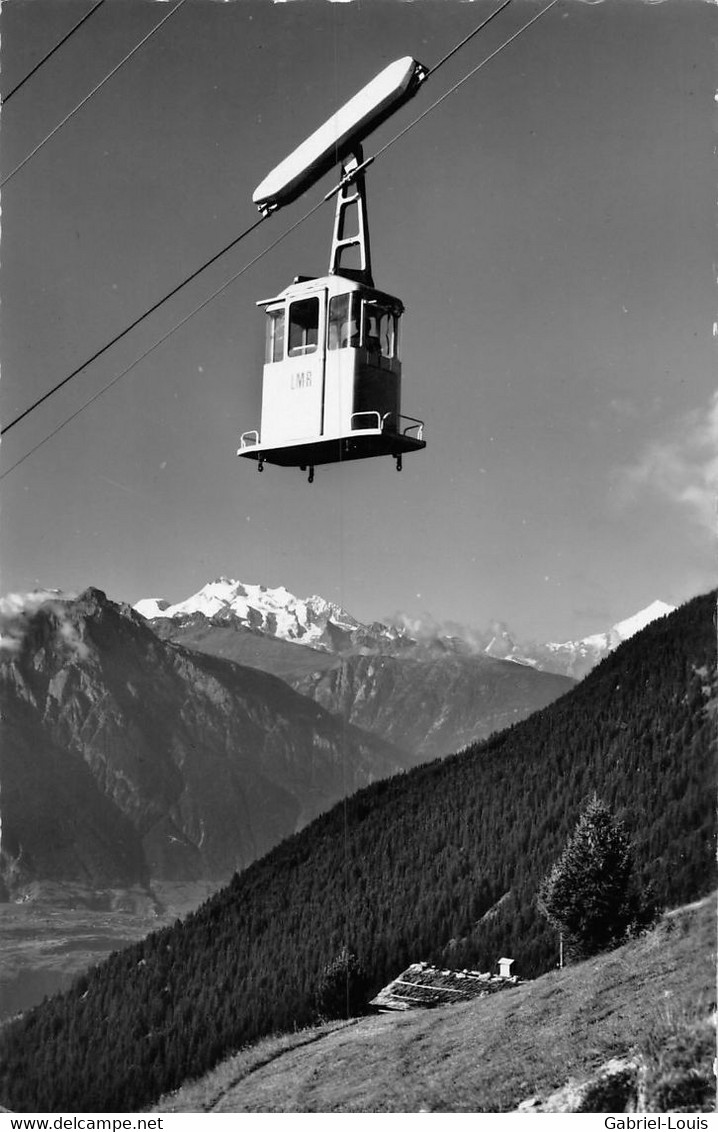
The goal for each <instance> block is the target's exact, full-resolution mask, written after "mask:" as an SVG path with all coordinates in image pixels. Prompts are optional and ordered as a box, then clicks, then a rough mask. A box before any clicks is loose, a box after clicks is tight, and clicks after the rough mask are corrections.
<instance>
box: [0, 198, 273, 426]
mask: <svg viewBox="0 0 718 1132" xmlns="http://www.w3.org/2000/svg"><path fill="white" fill-rule="evenodd" d="M265 220H266V217H265V216H260V218H259V220H255V222H254V224H250V226H249V228H245V230H244V232H240V234H239V235H238V236H235V238H234V239H233V240H231V241H230V243H228V244H225V246H224V247H223V248H222V249H221V251H218V252H215V254H214V255H213V256H211V257H210V258H209V259H208V260H205V262H204V263H203V264H202V265H201V266H200V267H198V268H196V269H195V270H194V271H193V272H192V274H191V275H188V276H187V277H186V278H185V279H183V280H182V282H181V283H178V284H177V286H176V287H173V288H172V290H171V291H169V292H168V293H167V294H166V295H165V296H164V297H163V298H161V299H158V300H157V302H156V303H153V304H152V306H151V307H148V308H147V310H146V311H144V313H143V314H140V315H138V316H137V318H136V319H135V320H134V322H131V323H130V325H129V326H126V327H125V329H124V330H121V331H120V333H119V334H116V335H115V337H114V338H112V339H110V341H109V342H106V343H105V345H104V346H101V347H100V349H99V350H96V351H95V353H94V354H93V355H92V357H90V358H87V360H86V361H84V362H83V363H82V365H80V366H78V367H77V368H76V369H74V370H73V371H72V373H69V374H68V375H67V377H63V379H62V381H58V382H57V384H56V385H53V387H52V389H48V391H47V393H43V395H42V397H38V399H37V400H36V401H33V403H32V405H28V407H27V408H26V409H24V410H23V411H22V413H20V414H19V415H18V416H17V417H15V418H14V419H13V420H11V421H10V423H9V424H7V425H5V427H4V428H2V429H0V436H4V435H5V433H6V432H9V431H10V429H11V428H14V427H15V425H16V424H19V423H20V421H22V420H24V419H25V417H27V416H29V414H30V413H32V412H33V410H34V409H37V408H38V407H39V406H40V405H42V403H43V402H44V401H47V399H48V398H49V397H52V395H53V393H57V391H58V390H59V389H62V387H63V385H67V383H68V381H72V379H73V377H77V375H78V374H79V373H82V371H83V369H87V367H88V366H89V365H91V364H92V362H96V361H97V359H98V358H99V357H101V356H102V355H103V354H104V353H105V352H106V351H107V350H109V349H110V347H111V346H114V345H115V343H116V342H119V341H120V339H121V338H124V337H125V335H126V334H129V333H130V331H131V330H134V329H135V327H136V326H139V324H140V323H141V322H143V321H144V320H145V319H146V318H149V316H150V315H151V314H154V312H155V311H156V310H159V308H160V307H161V306H162V305H163V304H164V303H166V302H168V300H169V299H171V298H173V296H174V295H176V294H177V292H178V291H181V290H182V288H183V287H186V286H187V284H188V283H191V282H192V280H193V279H196V278H197V276H198V275H199V274H200V273H201V272H202V271H204V270H205V269H206V268H208V267H210V266H211V265H212V264H213V263H216V262H217V260H218V259H219V258H220V257H221V256H223V255H224V254H225V252H228V251H230V249H231V248H233V247H235V246H236V245H237V244H238V243H239V242H240V240H243V239H244V238H245V236H248V235H249V234H250V232H253V231H254V230H255V228H258V227H259V225H260V224H262V223H263V222H264V221H265Z"/></svg>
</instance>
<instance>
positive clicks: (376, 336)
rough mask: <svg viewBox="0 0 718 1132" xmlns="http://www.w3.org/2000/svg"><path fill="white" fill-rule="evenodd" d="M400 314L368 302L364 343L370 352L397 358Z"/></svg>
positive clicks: (383, 356) (384, 356)
mask: <svg viewBox="0 0 718 1132" xmlns="http://www.w3.org/2000/svg"><path fill="white" fill-rule="evenodd" d="M398 323H399V319H398V316H397V315H396V314H395V313H394V311H391V310H386V309H385V308H384V307H380V306H377V305H375V304H374V303H372V304H371V305H369V304H368V303H367V305H366V307H365V315H364V345H365V346H366V348H367V350H368V351H369V353H370V354H378V355H380V356H381V357H382V358H396V357H397V356H398Z"/></svg>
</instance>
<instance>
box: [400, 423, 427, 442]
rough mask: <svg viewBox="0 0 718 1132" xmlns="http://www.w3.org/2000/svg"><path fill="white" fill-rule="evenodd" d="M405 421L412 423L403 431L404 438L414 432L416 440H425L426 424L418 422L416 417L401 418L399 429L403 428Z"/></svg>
mask: <svg viewBox="0 0 718 1132" xmlns="http://www.w3.org/2000/svg"><path fill="white" fill-rule="evenodd" d="M404 421H409V422H410V423H409V424H408V425H406V426H405V427H404V428H402V429H401V435H402V436H409V435H410V434H411V433H412V432H416V439H417V440H423V439H424V422H423V421H420V420H418V419H417V418H416V417H399V427H400V428H401V426H402V424H403V422H404Z"/></svg>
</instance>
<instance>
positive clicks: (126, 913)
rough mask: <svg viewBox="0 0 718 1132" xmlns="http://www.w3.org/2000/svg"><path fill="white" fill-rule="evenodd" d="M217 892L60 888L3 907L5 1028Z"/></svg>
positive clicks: (163, 887)
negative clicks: (96, 891)
mask: <svg viewBox="0 0 718 1132" xmlns="http://www.w3.org/2000/svg"><path fill="white" fill-rule="evenodd" d="M45 887H46V889H48V890H49V889H50V888H51V886H50V885H46V886H45ZM217 887H219V884H218V883H216V884H213V883H211V882H195V883H186V884H181V883H175V884H172V883H170V882H166V883H159V884H155V886H154V889H153V892H152V894H151V895H150V894H149V893H147V892H146V891H145V890H142V889H137V890H121V891H120V890H118V891H117V892H115V893H112V894H110V893H103V894H93V893H91V892H89V891H87V890H84V889H81V888H79V887H77V888H73V886H72V885H55V886H54V887H53V888H52V891H47V892H45V893H43V894H42V898H39V897H38V898H37V899H35V898H33V899H29V900H26V901H23V902H19V903H14V902H9V903H0V956H1V957H2V963H1V964H0V1024H1V1023H2V1022H3V1021H5V1020H6V1019H8V1018H10V1017H12V1016H13V1015H14V1014H17V1013H20V1012H21V1011H24V1010H27V1009H29V1008H30V1007H31V1006H35V1005H36V1004H38V1003H40V1002H42V1000H43V998H44V996H45V995H52V994H56V993H57V992H58V991H62V990H66V989H67V988H68V987H69V986H70V985H71V984H72V982H73V980H74V979H75V978H77V976H78V975H80V974H82V973H83V972H84V971H86V970H88V968H90V967H92V966H94V965H95V964H96V963H99V962H101V960H103V959H104V958H106V956H107V955H109V953H110V952H111V951H118V950H120V949H121V948H123V947H127V946H128V945H129V944H130V943H134V942H135V941H136V940H139V939H142V938H143V937H144V936H146V935H147V934H148V933H149V932H151V931H154V930H155V929H156V928H159V927H161V926H162V925H164V924H170V923H172V922H173V921H174V920H175V919H176V918H177V916H182V915H184V914H185V913H186V912H188V911H190V910H191V909H192V908H194V907H196V906H197V905H198V904H199V903H201V901H202V900H204V899H206V898H207V896H209V894H210V893H211V892H212V891H214V890H215V889H216V888H217ZM93 901H94V905H95V906H93Z"/></svg>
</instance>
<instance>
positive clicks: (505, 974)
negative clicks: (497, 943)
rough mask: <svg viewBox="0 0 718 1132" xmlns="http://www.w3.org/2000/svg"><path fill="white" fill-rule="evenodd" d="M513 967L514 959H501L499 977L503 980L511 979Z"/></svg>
mask: <svg viewBox="0 0 718 1132" xmlns="http://www.w3.org/2000/svg"><path fill="white" fill-rule="evenodd" d="M513 965H514V961H513V959H506V958H505V957H504V958H503V959H499V975H500V976H501V978H502V979H510V978H511V968H512V967H513Z"/></svg>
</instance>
